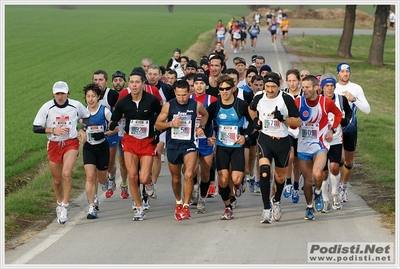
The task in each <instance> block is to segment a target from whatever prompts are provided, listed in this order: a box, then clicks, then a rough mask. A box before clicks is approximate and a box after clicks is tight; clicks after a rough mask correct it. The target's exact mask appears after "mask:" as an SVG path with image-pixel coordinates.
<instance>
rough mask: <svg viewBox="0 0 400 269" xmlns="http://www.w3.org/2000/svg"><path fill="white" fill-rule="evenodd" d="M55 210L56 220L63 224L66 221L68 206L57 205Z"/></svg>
mask: <svg viewBox="0 0 400 269" xmlns="http://www.w3.org/2000/svg"><path fill="white" fill-rule="evenodd" d="M56 211H57V222H58V223H59V224H65V223H66V222H67V221H68V211H69V206H68V205H67V206H65V205H64V206H62V205H57V209H56Z"/></svg>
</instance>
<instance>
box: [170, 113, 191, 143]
mask: <svg viewBox="0 0 400 269" xmlns="http://www.w3.org/2000/svg"><path fill="white" fill-rule="evenodd" d="M177 116H178V115H174V116H173V119H175V118H176V117H177ZM180 119H181V126H179V127H172V128H171V138H172V139H178V140H191V139H192V120H191V116H190V115H180Z"/></svg>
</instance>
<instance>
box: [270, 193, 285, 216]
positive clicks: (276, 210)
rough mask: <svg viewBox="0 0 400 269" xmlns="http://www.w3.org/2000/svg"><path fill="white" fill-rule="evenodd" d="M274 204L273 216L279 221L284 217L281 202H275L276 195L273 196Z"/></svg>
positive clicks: (272, 202) (272, 201)
mask: <svg viewBox="0 0 400 269" xmlns="http://www.w3.org/2000/svg"><path fill="white" fill-rule="evenodd" d="M271 204H272V217H273V218H274V220H275V221H279V220H280V219H281V218H282V208H281V202H280V201H279V202H274V197H272V198H271Z"/></svg>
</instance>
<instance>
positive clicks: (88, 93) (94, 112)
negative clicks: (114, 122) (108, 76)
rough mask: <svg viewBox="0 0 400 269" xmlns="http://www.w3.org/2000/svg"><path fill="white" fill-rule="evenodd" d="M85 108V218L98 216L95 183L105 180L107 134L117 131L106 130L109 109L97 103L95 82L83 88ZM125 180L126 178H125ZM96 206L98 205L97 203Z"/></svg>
mask: <svg viewBox="0 0 400 269" xmlns="http://www.w3.org/2000/svg"><path fill="white" fill-rule="evenodd" d="M83 91H84V93H85V101H86V103H87V109H88V111H89V112H90V121H89V123H88V125H87V129H86V135H87V140H86V143H85V144H84V145H83V150H82V154H83V164H84V167H85V172H86V186H85V189H86V198H87V200H88V202H89V212H88V214H87V219H97V218H98V214H97V211H98V208H97V209H96V204H95V195H96V191H97V188H96V186H97V184H98V182H99V183H100V184H103V183H105V182H106V181H107V168H108V161H109V158H110V149H109V146H108V142H107V137H108V136H109V135H112V134H115V133H117V132H118V128H115V130H114V131H110V130H108V123H109V122H110V120H111V111H110V110H109V109H108V108H106V107H105V106H103V105H100V104H99V100H100V98H101V95H102V92H101V90H100V88H99V86H98V85H97V84H95V83H92V84H88V85H86V86H85V87H84V88H83ZM125 180H126V179H125ZM97 206H98V205H97Z"/></svg>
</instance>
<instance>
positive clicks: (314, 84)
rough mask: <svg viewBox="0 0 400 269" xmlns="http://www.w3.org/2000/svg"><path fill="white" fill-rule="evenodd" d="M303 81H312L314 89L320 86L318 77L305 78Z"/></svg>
mask: <svg viewBox="0 0 400 269" xmlns="http://www.w3.org/2000/svg"><path fill="white" fill-rule="evenodd" d="M302 81H311V82H312V84H313V87H315V86H317V85H318V84H319V82H318V79H317V77H316V76H313V75H308V76H305V77H304V78H303V80H302Z"/></svg>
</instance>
